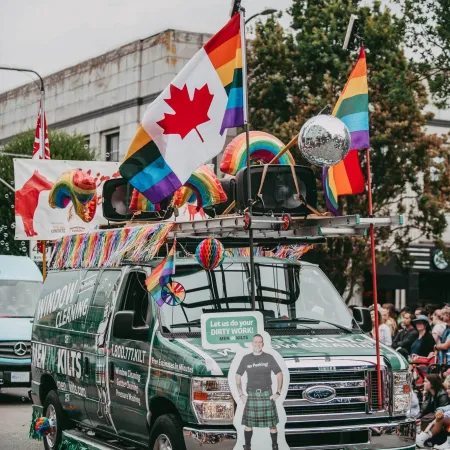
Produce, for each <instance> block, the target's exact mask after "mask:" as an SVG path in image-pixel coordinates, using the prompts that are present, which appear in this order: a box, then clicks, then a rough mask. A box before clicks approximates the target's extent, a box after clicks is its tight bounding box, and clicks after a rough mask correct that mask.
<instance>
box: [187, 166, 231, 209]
mask: <svg viewBox="0 0 450 450" xmlns="http://www.w3.org/2000/svg"><path fill="white" fill-rule="evenodd" d="M183 187H186V188H188V189H190V190H191V192H193V193H194V194H195V197H196V198H197V208H207V207H208V206H213V205H217V204H218V203H223V202H226V201H227V194H225V191H224V190H223V188H222V184H221V183H220V181H219V179H218V178H217V175H216V174H215V173H214V172H213V171H212V170H211V169H210V168H209V167H208V166H206V165H203V166H200V167H199V168H198V169H196V170H195V171H194V172H193V173H192V175H191V176H190V177H189V179H188V180H187V181H186V183H185V184H184V186H183ZM188 194H189V193H186V194H185V195H184V198H185V200H184V202H186V201H187V202H192V201H193V197H192V195H188Z"/></svg>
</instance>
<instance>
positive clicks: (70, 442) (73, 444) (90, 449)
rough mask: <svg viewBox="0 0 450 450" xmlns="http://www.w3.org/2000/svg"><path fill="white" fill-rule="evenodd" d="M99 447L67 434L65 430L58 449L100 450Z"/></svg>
mask: <svg viewBox="0 0 450 450" xmlns="http://www.w3.org/2000/svg"><path fill="white" fill-rule="evenodd" d="M98 448H99V447H95V446H92V445H89V444H86V443H85V442H80V441H79V440H77V439H76V438H73V437H72V436H67V435H66V434H65V433H64V431H63V437H62V441H61V444H59V448H58V450H98Z"/></svg>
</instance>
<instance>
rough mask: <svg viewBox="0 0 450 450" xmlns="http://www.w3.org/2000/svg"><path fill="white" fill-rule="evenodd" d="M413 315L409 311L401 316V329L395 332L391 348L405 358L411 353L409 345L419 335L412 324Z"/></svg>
mask: <svg viewBox="0 0 450 450" xmlns="http://www.w3.org/2000/svg"><path fill="white" fill-rule="evenodd" d="M413 318H414V316H413V315H412V314H411V313H406V314H405V315H404V316H403V329H402V330H400V331H399V332H398V333H397V336H395V338H394V341H393V342H392V348H394V349H395V350H397V351H398V352H399V353H401V354H402V355H403V356H404V357H405V358H408V356H410V355H411V346H412V344H413V343H414V342H415V341H416V339H417V338H418V337H419V332H418V331H417V330H416V329H415V328H414V326H413V324H412V320H413Z"/></svg>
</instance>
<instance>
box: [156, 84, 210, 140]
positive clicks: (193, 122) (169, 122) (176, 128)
mask: <svg viewBox="0 0 450 450" xmlns="http://www.w3.org/2000/svg"><path fill="white" fill-rule="evenodd" d="M213 98H214V95H212V94H211V93H210V92H209V88H208V85H207V84H205V85H204V86H203V87H202V88H200V89H197V88H196V89H195V90H194V95H193V97H192V100H191V99H190V97H189V92H188V89H187V86H186V85H184V86H183V88H182V89H178V88H177V87H176V86H174V85H173V84H171V85H170V98H168V99H164V101H165V102H166V103H167V104H168V105H169V106H170V107H171V108H172V109H173V110H174V111H175V114H167V113H165V114H164V119H162V120H160V121H159V122H156V123H157V124H158V125H159V126H160V127H161V128H162V129H163V130H164V133H163V134H179V135H180V136H181V139H184V138H185V137H186V136H187V135H188V134H189V133H190V132H191V131H192V130H195V131H196V132H197V134H198V135H199V137H200V139H201V140H202V142H204V140H203V137H202V135H201V134H200V133H199V131H198V130H197V126H198V125H201V124H202V123H205V122H208V121H209V120H211V119H210V118H209V117H208V111H209V107H210V106H211V102H212V99H213Z"/></svg>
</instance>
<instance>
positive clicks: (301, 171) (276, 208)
mask: <svg viewBox="0 0 450 450" xmlns="http://www.w3.org/2000/svg"><path fill="white" fill-rule="evenodd" d="M291 167H293V168H294V173H295V176H296V179H297V183H298V188H299V191H300V195H301V197H303V198H304V199H305V200H306V202H307V203H308V205H310V206H312V207H313V208H316V207H317V183H316V178H315V176H314V172H313V171H312V169H311V168H309V167H305V166H288V165H276V164H272V165H269V166H268V168H267V172H266V175H265V178H264V183H263V185H262V189H261V196H260V197H258V195H257V194H258V192H259V189H260V185H261V179H262V176H263V171H264V166H251V167H250V178H251V188H252V192H251V193H249V192H248V185H247V168H246V167H245V168H244V169H241V170H240V171H239V172H238V173H237V174H236V207H237V209H238V210H243V209H245V208H246V207H247V206H248V199H249V198H252V199H253V200H258V201H257V202H256V203H254V205H253V214H256V215H258V214H269V213H273V214H275V215H281V214H283V213H288V214H290V215H291V216H305V215H307V214H310V213H311V211H310V210H309V209H308V208H307V207H306V206H305V204H304V203H303V202H302V201H301V199H300V198H299V196H298V193H297V188H296V185H295V180H294V176H293V173H292V169H291Z"/></svg>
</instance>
